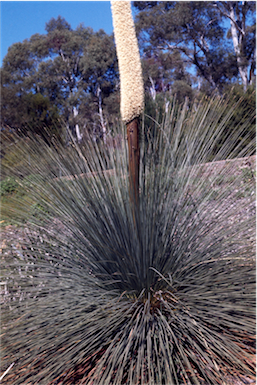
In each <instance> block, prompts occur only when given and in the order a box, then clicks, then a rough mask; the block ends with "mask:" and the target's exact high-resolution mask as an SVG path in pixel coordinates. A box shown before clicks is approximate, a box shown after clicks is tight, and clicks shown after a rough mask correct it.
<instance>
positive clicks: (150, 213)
mask: <svg viewBox="0 0 257 385" xmlns="http://www.w3.org/2000/svg"><path fill="white" fill-rule="evenodd" d="M232 111H233V107H232V108H229V106H228V103H226V102H225V101H224V100H220V99H215V100H211V101H208V100H207V101H204V100H203V101H202V102H201V103H199V104H198V105H197V106H193V107H192V108H188V106H187V105H184V106H181V107H180V106H178V105H176V104H175V102H174V101H173V102H172V103H171V107H170V109H169V111H168V113H165V114H164V113H163V116H162V120H161V121H155V125H156V126H155V135H154V136H152V137H151V132H149V130H148V126H147V125H146V124H143V125H142V135H141V160H140V167H141V168H140V170H141V171H140V196H139V204H138V210H137V211H136V212H134V209H133V207H134V205H132V204H131V200H130V198H129V178H128V171H127V166H128V159H127V156H128V155H127V151H124V153H122V152H120V151H118V149H113V151H112V152H109V153H108V154H107V153H106V154H105V153H104V149H101V151H100V149H99V148H98V146H97V145H94V146H93V145H92V144H91V142H87V143H85V145H84V146H83V147H82V148H79V147H77V146H74V148H73V149H72V150H71V149H69V150H68V151H65V148H62V147H50V146H47V145H44V143H42V145H41V146H40V147H39V146H38V143H34V144H33V142H30V143H28V144H27V145H26V143H25V145H23V150H24V153H27V152H28V153H30V156H31V158H30V159H31V162H30V164H28V170H29V171H28V174H32V173H34V174H35V175H42V176H43V179H41V180H40V178H35V179H34V182H33V181H32V182H33V183H32V185H31V186H30V189H31V193H32V195H33V196H34V198H35V199H37V202H38V203H39V204H40V205H42V207H46V210H49V212H50V213H51V215H50V218H47V223H45V225H44V226H43V225H40V226H38V224H39V223H40V222H39V221H38V218H37V216H33V217H32V218H31V225H29V223H28V224H27V227H28V228H30V230H31V232H30V242H28V243H27V244H26V243H25V244H26V247H27V248H26V251H25V252H24V253H23V254H22V255H21V254H19V253H16V252H15V251H12V257H11V258H8V257H6V258H5V261H4V263H5V269H6V271H5V279H6V280H7V282H8V290H9V292H10V296H11V298H12V301H11V302H8V296H6V299H5V301H4V303H3V305H2V324H3V330H4V332H3V336H2V345H1V349H2V367H3V370H6V369H7V368H8V367H9V366H10V365H11V363H12V362H15V365H14V366H13V367H12V369H11V370H10V371H9V372H8V374H6V376H5V377H4V378H3V380H2V383H3V384H10V383H29V382H32V383H40V384H43V385H44V384H47V385H50V384H79V383H81V384H113V385H115V384H116V385H121V384H131V385H132V384H139V383H144V384H176V385H178V384H201V385H202V384H213V385H218V384H219V385H220V384H221V383H222V382H223V383H229V382H230V381H232V382H234V383H235V382H236V381H238V380H240V378H241V376H248V377H251V376H254V371H255V364H254V360H253V347H252V342H253V340H254V336H255V310H254V305H255V270H254V254H255V250H254V247H253V245H252V238H251V236H252V234H251V229H254V226H253V223H254V216H253V215H250V214H249V212H248V211H247V209H248V207H249V204H250V203H249V199H247V200H245V199H244V198H243V197H241V198H240V201H238V200H237V193H238V191H239V190H240V188H241V186H242V183H241V182H242V178H241V176H240V175H235V174H234V171H233V170H232V169H231V168H229V167H224V168H219V169H218V170H216V167H217V163H216V162H215V161H216V160H219V159H225V158H227V157H229V156H230V154H231V151H232V149H233V147H234V141H235V140H236V137H232V138H227V140H226V142H225V143H224V144H223V146H222V147H221V148H220V149H219V151H218V152H217V153H216V155H215V157H214V159H213V162H212V163H210V164H206V162H207V160H209V158H210V153H212V150H213V148H215V144H216V142H217V141H218V140H219V137H220V136H222V135H223V134H224V132H225V131H226V123H227V122H228V121H229V118H230V115H231V113H232ZM221 117H222V119H221ZM143 122H145V119H144V120H143ZM120 129H121V128H120ZM185 132H187V135H186V136H185V135H184V133H185ZM238 135H240V132H239V131H238ZM146 137H150V138H151V139H152V140H151V141H150V140H149V141H146V140H145V138H146ZM150 144H151V145H150ZM254 145H255V143H254V141H252V142H249V143H248V145H247V146H246V147H244V148H241V152H240V154H239V155H240V156H242V157H243V156H247V155H248V154H249V152H251V150H252V148H253V147H254ZM155 155H156V156H157V159H158V162H156V159H155ZM105 156H108V157H109V162H110V165H111V166H112V167H111V169H112V172H106V171H105ZM24 158H27V157H25V156H24ZM47 162H48V164H49V166H50V164H52V163H53V162H54V163H55V165H56V168H61V170H62V177H59V178H56V173H55V172H54V170H53V168H50V167H49V170H50V171H49V172H48V174H46V173H45V168H46V167H47V166H46V164H47ZM229 164H230V163H229ZM42 165H43V166H42ZM15 172H17V170H16V171H15ZM222 176H223V177H224V180H225V178H226V184H225V186H224V185H223V184H221V182H220V178H221V177H222ZM229 176H230V177H231V178H228V177H229ZM207 180H209V181H210V182H209V183H208V184H206V181H207ZM248 183H249V182H248V181H247V180H246V179H245V180H244V184H245V186H247V185H248ZM251 183H252V182H251ZM212 186H216V188H215V200H214V199H212ZM252 199H253V200H254V197H252ZM239 207H240V212H241V211H242V215H241V216H240V215H239V213H238V208H239ZM246 214H247V215H246ZM234 218H236V220H234ZM33 224H34V225H36V226H33Z"/></svg>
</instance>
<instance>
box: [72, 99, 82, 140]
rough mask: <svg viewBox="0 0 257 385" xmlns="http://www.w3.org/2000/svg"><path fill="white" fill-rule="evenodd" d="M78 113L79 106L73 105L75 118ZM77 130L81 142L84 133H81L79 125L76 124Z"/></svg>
mask: <svg viewBox="0 0 257 385" xmlns="http://www.w3.org/2000/svg"><path fill="white" fill-rule="evenodd" d="M77 115H78V109H77V107H73V116H74V118H75V117H76V116H77ZM75 132H76V136H77V140H78V143H80V142H81V140H82V137H83V135H82V134H81V133H80V129H79V125H78V124H75Z"/></svg>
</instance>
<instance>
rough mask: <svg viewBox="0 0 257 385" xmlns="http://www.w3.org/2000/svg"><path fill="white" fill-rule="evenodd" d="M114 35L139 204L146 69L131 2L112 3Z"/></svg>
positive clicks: (133, 186) (133, 182) (131, 172)
mask: <svg viewBox="0 0 257 385" xmlns="http://www.w3.org/2000/svg"><path fill="white" fill-rule="evenodd" d="M111 5H112V17H113V26H114V36H115V42H116V50H117V56H118V63H119V73H120V90H121V105H120V109H121V117H122V120H123V122H125V124H126V126H127V138H128V153H129V175H130V193H131V196H132V201H134V200H135V203H137V202H138V189H139V156H140V148H139V122H138V117H139V116H140V114H141V112H142V111H143V108H144V84H143V76H142V67H141V62H140V55H139V49H138V42H137V37H136V32H135V26H134V21H133V18H132V13H131V7H130V2H129V1H111Z"/></svg>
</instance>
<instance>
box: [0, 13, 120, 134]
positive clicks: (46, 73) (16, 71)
mask: <svg viewBox="0 0 257 385" xmlns="http://www.w3.org/2000/svg"><path fill="white" fill-rule="evenodd" d="M92 39H93V40H92ZM96 63H97V69H96ZM116 66H117V59H116V54H115V48H114V41H113V38H112V37H111V36H108V35H107V34H105V32H104V31H99V32H98V33H94V32H93V30H92V29H91V28H86V27H84V26H83V25H82V24H81V25H79V26H78V27H77V28H76V29H75V30H72V28H71V26H70V25H69V23H67V21H66V20H65V19H63V18H62V17H60V16H58V18H57V19H54V18H52V19H51V20H50V21H49V22H48V23H46V34H43V35H40V34H35V35H33V36H31V38H30V39H27V40H24V41H23V42H22V43H16V44H14V45H12V46H11V47H10V48H9V50H8V53H7V55H6V57H5V58H4V60H3V67H2V69H1V72H2V84H1V87H2V95H3V101H4V103H5V104H4V105H2V111H3V115H4V116H7V115H8V116H9V117H10V119H9V121H8V122H9V125H10V126H14V124H13V122H12V119H11V116H12V113H13V110H14V109H15V104H16V105H17V103H18V102H21V99H22V98H23V96H24V95H27V94H29V93H31V92H32V93H33V94H35V93H40V94H42V95H43V96H44V97H47V98H48V100H49V101H50V102H51V104H52V105H53V106H55V107H56V108H58V110H59V112H60V115H61V116H62V118H63V119H64V120H65V121H66V123H67V125H68V128H69V130H70V131H71V132H72V133H73V135H74V136H75V137H77V139H78V140H79V139H80V138H81V132H80V129H81V128H82V129H83V126H85V125H86V122H87V121H86V118H85V117H86V115H85V106H86V107H87V103H84V102H85V101H87V100H88V99H91V98H97V100H98V103H97V104H96V105H95V104H94V103H93V104H92V103H91V104H90V105H89V106H88V110H89V112H88V111H87V115H89V116H91V120H92V116H93V115H94V114H96V113H99V112H100V113H101V111H102V109H103V107H102V105H103V104H104V99H105V98H107V97H108V96H109V95H110V94H111V93H113V92H114V91H115V87H116V85H117V84H116V83H117V77H118V74H117V70H116ZM96 83H97V86H96ZM100 87H101V91H102V92H100V91H99V90H100ZM13 100H15V101H16V102H15V103H14V105H13ZM99 100H100V102H99ZM19 104H20V103H18V105H19ZM81 106H82V108H81ZM80 109H81V110H82V112H84V114H82V116H80V115H81V114H80ZM100 116H101V119H102V120H103V113H101V114H100ZM17 118H18V122H17V125H18V124H19V122H20V120H19V115H18V116H17ZM83 119H84V121H83ZM102 120H101V121H102ZM89 121H90V120H89ZM78 122H79V123H80V129H79V126H78Z"/></svg>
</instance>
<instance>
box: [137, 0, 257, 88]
mask: <svg viewBox="0 0 257 385" xmlns="http://www.w3.org/2000/svg"><path fill="white" fill-rule="evenodd" d="M239 3H242V4H239ZM245 3H248V4H247V5H246V4H245ZM133 4H134V8H135V10H136V23H137V31H138V36H139V40H140V43H141V50H142V55H143V59H144V60H145V61H146V63H147V62H149V61H150V62H154V63H155V64H157V66H158V75H157V74H156V75H157V77H158V79H159V80H158V82H160V72H162V76H161V79H162V80H163V81H165V74H166V66H165V63H166V62H167V61H169V62H170V63H172V64H173V75H174V76H173V81H177V80H179V81H182V80H183V81H184V82H186V83H187V84H188V80H187V79H186V76H187V77H188V76H189V73H190V72H191V74H192V69H193V70H194V71H195V74H196V77H197V79H193V77H192V76H191V81H194V82H195V83H197V82H198V88H199V89H200V88H201V87H202V86H203V87H204V83H205V84H206V83H207V85H208V88H209V90H211V91H213V90H216V91H218V92H219V93H222V92H223V90H224V86H226V85H227V84H230V83H231V82H234V81H236V80H238V79H240V78H241V81H242V84H244V85H245V81H244V79H243V78H242V71H241V67H242V65H241V67H240V63H241V62H242V63H244V66H245V67H247V68H248V67H249V66H250V67H251V66H252V68H254V64H253V63H254V60H255V59H254V58H255V42H254V39H255V12H254V6H253V2H219V1H218V2H209V1H205V2H203V1H190V2H184V1H154V2H151V1H150V2H149V1H144V2H140V1H135V2H134V3H133ZM232 11H233V12H234V14H235V15H236V16H235V15H234V16H235V17H234V19H233V20H231V16H230V14H229V12H231V14H232ZM240 20H241V24H242V27H241V28H242V29H239V28H238V24H239V21H240ZM226 21H227V23H226ZM228 21H229V22H231V28H230V29H229V27H226V26H227V24H228ZM237 21H238V23H237ZM235 24H236V28H237V33H238V35H240V34H241V35H242V36H243V38H241V40H240V37H238V39H239V40H240V41H242V42H243V47H241V45H240V43H238V44H239V45H240V47H241V48H240V53H239V54H238V53H237V51H235V45H234V46H233V42H232V39H231V37H232V35H231V31H233V28H234V26H235ZM230 30H231V31H230ZM163 57H165V61H164V62H163V61H162V60H161V58H163ZM239 57H240V60H241V62H240V60H239ZM157 62H158V63H157ZM239 62H240V63H239ZM174 66H176V69H175V68H174ZM189 67H190V68H191V71H188V68H189ZM169 69H170V70H172V65H169ZM151 72H152V71H151V70H149V71H148V77H149V79H150V77H151V78H152V74H151ZM157 77H156V79H157ZM150 81H151V79H150ZM158 82H156V81H155V87H156V88H157V89H158V87H159V84H158ZM248 84H250V80H249V79H248V80H247V85H248ZM152 85H153V82H152ZM205 88H206V86H205Z"/></svg>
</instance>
